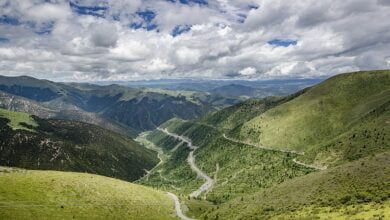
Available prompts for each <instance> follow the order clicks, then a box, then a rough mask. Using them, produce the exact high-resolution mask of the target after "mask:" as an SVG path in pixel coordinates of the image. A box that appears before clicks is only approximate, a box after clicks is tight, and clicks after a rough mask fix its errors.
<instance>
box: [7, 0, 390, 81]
mask: <svg viewBox="0 0 390 220" xmlns="http://www.w3.org/2000/svg"><path fill="white" fill-rule="evenodd" d="M389 68H390V0H343V1H340V0H299V1H287V0H111V1H110V0H0V74H1V75H6V76H18V75H29V76H32V77H37V78H45V79H50V80H55V81H113V80H115V81H117V80H140V79H142V80H145V79H162V78H172V79H175V78H202V79H289V78H319V77H329V76H332V75H335V74H339V73H343V72H351V71H358V70H373V69H389Z"/></svg>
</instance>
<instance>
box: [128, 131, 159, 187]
mask: <svg viewBox="0 0 390 220" xmlns="http://www.w3.org/2000/svg"><path fill="white" fill-rule="evenodd" d="M148 134H149V132H143V133H141V134H139V135H138V137H137V138H135V139H134V140H135V141H137V142H138V143H140V144H141V145H143V146H144V147H145V148H147V149H149V150H152V151H155V152H157V157H158V159H159V160H160V162H159V163H158V164H156V166H154V167H153V168H152V169H151V170H145V172H146V174H145V176H143V177H142V178H141V179H146V180H148V178H149V176H150V175H151V174H152V173H153V171H154V170H155V169H156V168H157V167H158V166H160V165H161V164H162V163H163V162H164V160H165V159H166V156H165V154H164V151H163V150H162V149H161V148H159V147H157V146H156V145H155V144H153V143H152V142H150V141H149V140H148V139H147V138H146V136H148Z"/></svg>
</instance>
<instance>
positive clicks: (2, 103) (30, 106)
mask: <svg viewBox="0 0 390 220" xmlns="http://www.w3.org/2000/svg"><path fill="white" fill-rule="evenodd" d="M0 108H4V109H7V110H11V111H17V112H25V113H28V114H31V115H36V116H38V117H40V118H45V119H50V118H53V119H64V120H75V121H81V122H85V123H90V124H94V125H98V126H100V127H103V128H105V129H108V130H111V131H114V132H117V133H120V134H123V135H127V136H129V137H135V136H136V134H137V132H136V131H135V130H133V129H131V128H129V127H127V126H125V125H122V124H120V123H118V122H115V121H114V120H110V119H108V118H106V117H104V116H102V115H99V114H97V113H94V112H86V111H83V110H53V109H51V108H48V107H45V106H44V104H42V103H39V102H36V101H33V100H30V99H26V98H23V97H19V96H15V95H11V94H8V93H5V92H0Z"/></svg>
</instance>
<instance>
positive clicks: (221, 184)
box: [141, 119, 314, 204]
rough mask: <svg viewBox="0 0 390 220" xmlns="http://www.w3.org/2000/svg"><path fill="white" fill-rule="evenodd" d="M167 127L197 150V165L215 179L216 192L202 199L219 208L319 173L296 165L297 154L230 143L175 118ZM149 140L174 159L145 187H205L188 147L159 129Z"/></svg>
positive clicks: (212, 129) (211, 131)
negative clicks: (193, 165)
mask: <svg viewBox="0 0 390 220" xmlns="http://www.w3.org/2000/svg"><path fill="white" fill-rule="evenodd" d="M161 127H162V128H166V129H167V130H168V131H169V132H170V133H174V134H177V135H181V136H184V137H186V139H188V140H191V142H192V145H193V146H192V148H195V146H196V151H195V153H193V154H194V158H195V164H196V166H197V167H199V169H200V170H202V171H203V172H204V173H206V174H207V175H208V176H210V177H212V178H213V181H214V185H213V187H212V188H211V190H208V192H206V193H203V194H202V195H201V196H200V197H201V198H205V199H207V200H209V201H212V202H213V203H216V204H220V203H223V202H226V201H228V200H229V199H231V198H235V197H238V196H241V195H244V194H247V193H250V192H256V191H258V190H259V189H262V188H267V187H270V186H273V185H275V184H278V183H281V182H283V181H285V180H287V179H291V178H293V177H296V176H301V175H305V174H307V173H309V172H313V171H314V170H313V169H311V168H307V167H304V166H300V165H298V164H296V163H294V162H293V158H294V157H295V155H293V154H289V153H284V152H275V151H267V150H262V149H258V148H256V147H253V146H249V145H246V144H243V143H237V142H233V141H230V140H228V139H226V138H224V137H223V132H222V131H221V130H219V129H217V128H215V127H212V126H208V125H205V124H202V123H198V122H191V121H183V120H180V119H172V120H170V121H168V122H166V123H164V124H163V125H162V126H161ZM147 138H148V139H149V140H150V141H152V142H154V143H155V144H156V145H157V146H158V147H160V148H162V150H163V151H164V153H165V154H167V155H168V159H167V160H166V161H164V163H163V164H161V165H160V166H159V167H157V168H156V169H154V170H153V172H152V173H151V174H149V176H148V178H147V179H143V180H142V181H141V183H143V184H145V185H149V186H154V187H159V188H161V189H165V190H169V191H172V192H177V193H180V194H187V195H188V194H190V193H191V192H193V191H195V190H196V189H198V188H199V187H200V186H201V185H202V184H204V182H205V181H204V180H203V179H201V178H197V175H196V173H195V172H194V170H193V169H191V165H190V163H189V161H188V158H189V154H190V151H191V149H190V148H189V146H188V144H185V143H183V142H180V141H179V142H178V139H175V138H172V136H170V135H167V134H166V133H164V132H162V131H153V132H152V133H150V134H149V136H148V137H147Z"/></svg>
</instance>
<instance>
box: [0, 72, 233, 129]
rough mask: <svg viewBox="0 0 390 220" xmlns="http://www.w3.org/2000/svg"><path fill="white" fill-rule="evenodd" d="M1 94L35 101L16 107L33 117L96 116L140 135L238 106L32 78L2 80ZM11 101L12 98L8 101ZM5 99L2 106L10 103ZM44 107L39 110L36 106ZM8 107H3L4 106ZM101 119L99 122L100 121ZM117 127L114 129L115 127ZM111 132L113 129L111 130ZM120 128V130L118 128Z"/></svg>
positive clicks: (207, 97)
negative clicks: (174, 120)
mask: <svg viewBox="0 0 390 220" xmlns="http://www.w3.org/2000/svg"><path fill="white" fill-rule="evenodd" d="M0 91H3V92H4V93H8V94H12V95H15V96H19V97H24V98H26V99H28V100H31V101H35V103H34V104H32V105H33V106H32V107H30V108H26V107H25V106H26V105H27V102H26V101H25V100H24V101H19V102H18V103H14V106H17V107H18V109H21V110H24V109H30V110H31V113H33V112H34V113H35V112H36V113H41V111H44V110H47V109H50V110H52V111H55V112H65V113H64V114H61V113H58V114H56V115H57V116H59V118H75V119H77V118H82V119H83V118H85V117H86V118H87V119H86V120H88V119H90V118H91V117H88V116H91V114H89V115H88V114H87V113H85V112H88V113H94V115H93V117H92V118H93V119H95V120H92V121H93V122H96V123H95V124H99V125H102V124H104V123H101V122H99V120H100V121H104V122H107V121H109V120H108V119H110V120H112V121H111V122H110V124H111V125H113V124H114V123H113V122H117V123H118V124H119V125H122V126H125V127H127V128H128V129H129V130H131V133H132V134H134V133H139V132H142V131H145V130H150V129H153V128H156V127H157V126H158V125H160V124H161V123H163V122H165V121H167V120H169V119H171V118H173V117H181V118H183V119H192V118H196V117H199V116H202V115H204V114H206V113H207V112H210V111H212V110H214V109H215V108H216V107H220V106H224V105H225V104H226V103H227V104H229V103H232V104H235V103H237V102H234V101H237V100H231V99H228V98H221V97H219V98H218V97H217V96H210V95H208V94H206V93H204V94H203V93H202V94H199V92H198V93H196V94H195V93H193V92H192V93H191V92H179V91H175V92H172V91H168V90H154V91H153V90H150V89H135V88H129V87H124V86H119V85H109V86H97V85H91V84H76V83H72V84H63V83H55V82H51V81H47V80H38V79H34V78H31V77H26V76H23V77H4V76H0ZM9 99H11V101H13V100H12V97H9ZM9 99H8V100H7V99H6V97H5V96H3V97H2V100H3V101H2V102H3V103H7V102H11V101H10V100H9ZM37 103H38V104H39V105H41V106H42V108H41V109H38V107H37V105H36V104H37ZM4 105H5V104H3V106H4ZM99 116H100V118H99ZM114 126H115V125H114ZM110 127H111V128H112V127H113V126H110ZM116 127H120V126H116Z"/></svg>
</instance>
